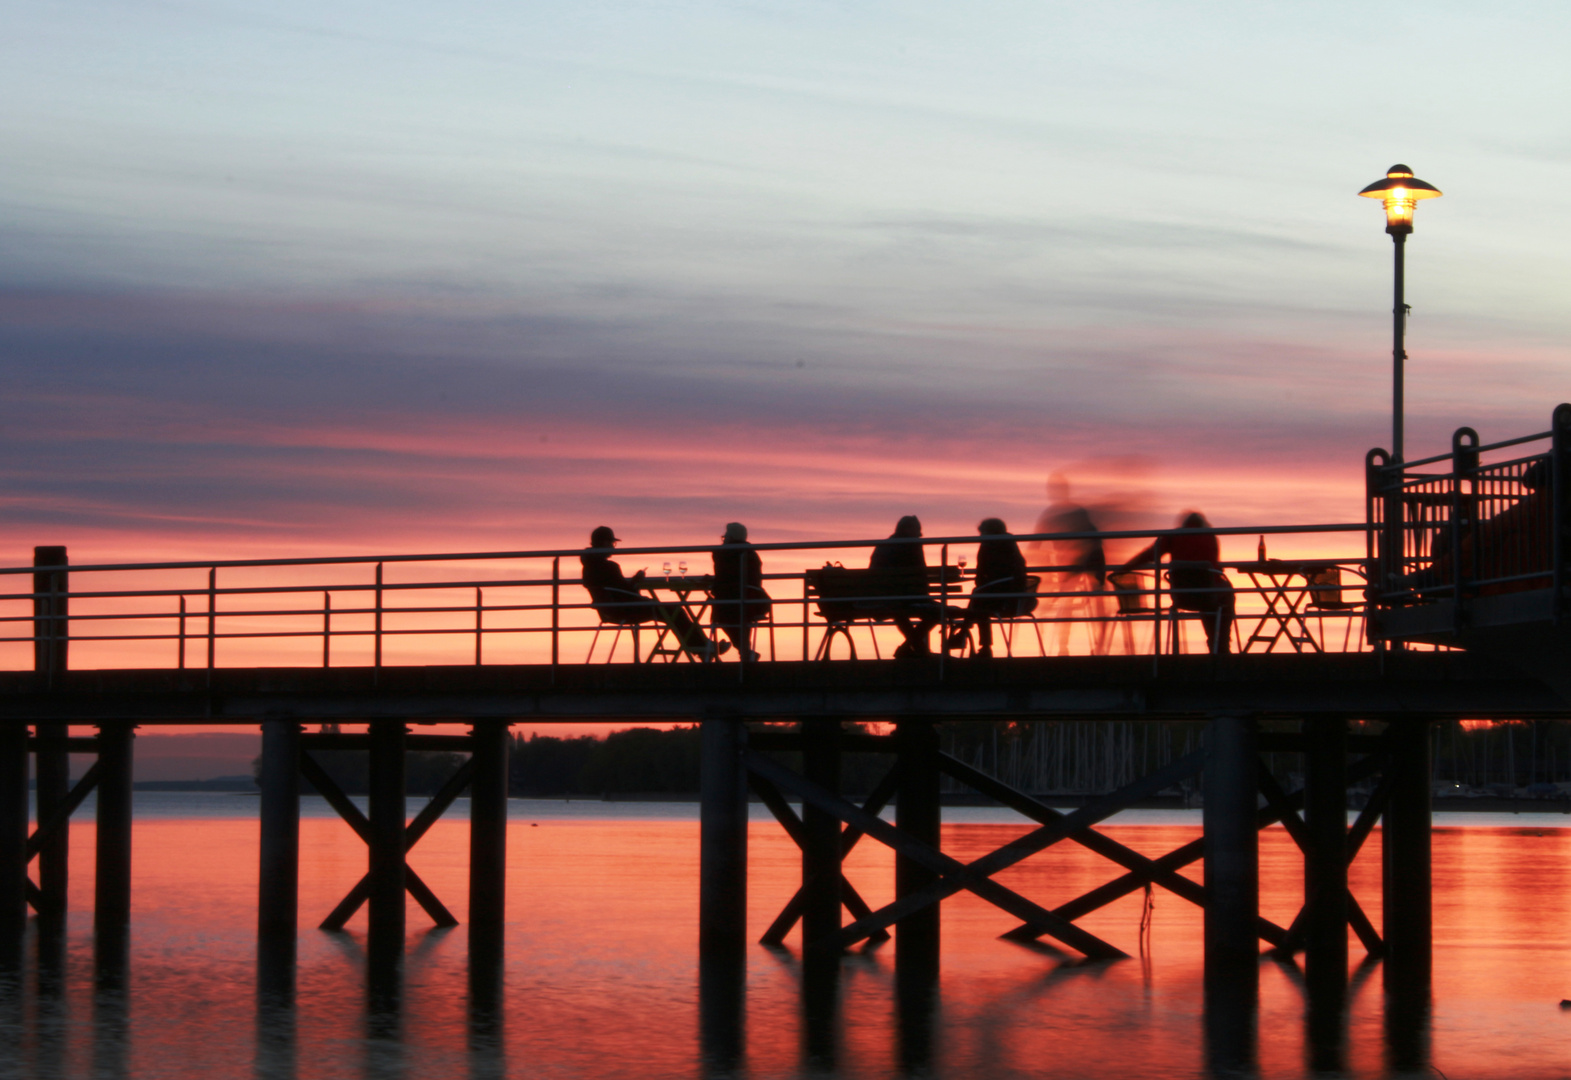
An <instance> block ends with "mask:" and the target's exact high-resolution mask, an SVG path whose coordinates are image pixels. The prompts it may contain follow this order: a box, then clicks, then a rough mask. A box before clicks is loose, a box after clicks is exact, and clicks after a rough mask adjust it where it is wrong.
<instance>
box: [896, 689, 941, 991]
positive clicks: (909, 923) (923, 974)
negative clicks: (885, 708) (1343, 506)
mask: <svg viewBox="0 0 1571 1080" xmlns="http://www.w3.org/2000/svg"><path fill="white" fill-rule="evenodd" d="M895 752H896V754H897V755H898V764H897V768H898V769H899V774H898V779H897V784H898V790H897V793H896V795H895V827H896V828H898V829H899V830H900V831H901V832H904V833H907V834H908V835H910V836H911V838H912V839H914V840H920V841H921V842H922V843H924V844H927V845H928V846H930V847H932V848H934V849H937V848H938V847H939V829H940V825H941V822H942V810H941V808H940V805H939V780H940V774H939V770H938V731H937V729H936V728H935V727H934V726H933V723H932V722H931V721H927V720H901V721H899V722H898V723H896V725H895ZM936 880H938V874H937V873H936V872H934V871H933V870H932V869H930V868H928V867H926V866H924V865H922V864H921V863H919V862H916V861H915V860H912V859H909V858H907V857H905V856H904V855H900V854H898V853H897V854H896V855H895V897H896V898H897V899H898V898H900V897H903V896H908V895H910V894H911V893H915V892H920V891H922V890H923V889H925V888H927V887H928V886H929V885H931V884H932V883H933V882H934V881H936ZM939 937H940V921H939V905H938V904H930V905H928V906H927V907H925V908H923V909H922V910H920V911H916V912H912V913H911V914H909V915H907V916H905V917H904V918H902V919H900V920H898V921H897V922H896V923H895V970H896V976H897V978H898V979H899V980H900V981H901V982H902V984H909V985H906V986H905V990H907V991H909V992H910V993H911V994H912V995H914V996H915V998H918V999H919V998H920V997H921V996H922V986H921V984H923V983H925V982H929V981H932V980H935V979H936V978H937V976H938V949H939Z"/></svg>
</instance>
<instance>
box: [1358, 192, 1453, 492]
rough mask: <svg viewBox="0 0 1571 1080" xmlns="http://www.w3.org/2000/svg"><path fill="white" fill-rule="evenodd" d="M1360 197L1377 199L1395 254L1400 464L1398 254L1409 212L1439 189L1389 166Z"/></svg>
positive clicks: (1398, 450)
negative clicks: (1383, 204) (1383, 213)
mask: <svg viewBox="0 0 1571 1080" xmlns="http://www.w3.org/2000/svg"><path fill="white" fill-rule="evenodd" d="M1359 194H1360V195H1363V196H1365V197H1366V198H1370V199H1380V200H1381V201H1382V202H1384V203H1385V208H1386V232H1388V233H1390V234H1391V242H1392V246H1393V247H1394V248H1395V250H1396V304H1395V305H1394V306H1393V307H1392V309H1391V460H1392V461H1393V462H1397V461H1401V460H1402V361H1404V360H1406V359H1407V350H1405V349H1403V348H1402V334H1403V331H1404V330H1405V329H1406V327H1407V310H1408V309H1407V304H1406V303H1405V302H1404V301H1403V299H1402V253H1403V251H1404V250H1405V249H1406V247H1407V234H1408V233H1410V232H1412V231H1413V208H1414V207H1415V206H1417V205H1418V200H1419V199H1436V198H1439V197H1440V194H1441V192H1440V189H1439V188H1437V187H1435V186H1434V185H1433V184H1426V183H1424V182H1423V181H1422V180H1420V179H1418V178H1417V177H1415V176H1414V175H1413V170H1412V169H1409V168H1408V167H1407V166H1406V165H1393V166H1391V168H1390V169H1389V170H1387V171H1386V178H1385V179H1384V180H1376V181H1375V182H1374V183H1373V184H1370V185H1369V186H1368V187H1366V188H1365V189H1364V190H1363V191H1360V192H1359Z"/></svg>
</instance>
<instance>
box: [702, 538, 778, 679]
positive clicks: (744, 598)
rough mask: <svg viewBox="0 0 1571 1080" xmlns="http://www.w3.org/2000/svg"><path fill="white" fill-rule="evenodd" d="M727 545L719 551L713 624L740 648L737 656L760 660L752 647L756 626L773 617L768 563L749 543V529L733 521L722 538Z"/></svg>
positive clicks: (712, 595) (713, 596)
mask: <svg viewBox="0 0 1571 1080" xmlns="http://www.w3.org/2000/svg"><path fill="white" fill-rule="evenodd" d="M720 540H721V542H722V543H724V544H726V545H727V546H726V547H724V548H720V549H717V550H716V551H715V553H714V559H715V584H714V588H713V589H712V590H711V591H710V594H709V595H710V596H711V597H712V598H713V602H714V606H713V608H712V609H711V610H712V612H713V615H712V617H711V620H710V621H711V623H712V624H713V625H714V626H717V627H719V628H720V629H721V630H724V631H725V633H726V636H727V637H729V638H730V639H731V641H732V642H733V643H734V644H735V645H736V648H737V653H738V655H740V656H744V657H746V658H747V659H748V660H757V659H758V652H757V651H756V650H755V649H754V648H753V647H752V645H751V643H750V641H749V639H750V638H751V637H752V631H753V626H754V625H755V624H756V623H758V622H761V621H762V620H764V619H767V618H769V608H770V599H769V594H768V593H767V592H765V591H764V563H763V560H762V559H760V558H759V557H758V552H757V551H755V550H754V549H753V545H751V544H749V543H748V542H747V526H746V525H743V524H742V523H741V522H740V521H733V522H731V523H730V524H729V525H727V526H726V527H725V533H724V535H722V536H721V537H720Z"/></svg>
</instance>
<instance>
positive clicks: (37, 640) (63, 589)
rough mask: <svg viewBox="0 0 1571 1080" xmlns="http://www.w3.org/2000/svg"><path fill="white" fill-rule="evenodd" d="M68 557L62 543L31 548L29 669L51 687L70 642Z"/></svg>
mask: <svg viewBox="0 0 1571 1080" xmlns="http://www.w3.org/2000/svg"><path fill="white" fill-rule="evenodd" d="M69 563H70V560H69V558H68V557H67V555H66V549H65V548H63V547H53V546H51V547H35V548H34V549H33V567H34V569H33V670H34V671H37V672H40V673H42V674H43V675H44V685H45V686H48V687H53V686H54V683H55V676H56V675H57V674H58V673H61V672H64V671H65V670H66V668H67V667H68V666H69V665H68V664H67V659H68V654H69V649H70V644H71V640H70V639H71V624H70V617H71V606H70V605H71V600H70V571H69V570H67V569H66V567H67V566H68V565H69Z"/></svg>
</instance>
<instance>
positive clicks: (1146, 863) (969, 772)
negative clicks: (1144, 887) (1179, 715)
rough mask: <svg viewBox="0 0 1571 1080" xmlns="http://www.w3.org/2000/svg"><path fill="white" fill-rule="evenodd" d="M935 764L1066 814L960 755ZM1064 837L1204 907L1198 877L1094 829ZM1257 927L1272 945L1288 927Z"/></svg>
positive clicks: (1037, 815)
mask: <svg viewBox="0 0 1571 1080" xmlns="http://www.w3.org/2000/svg"><path fill="white" fill-rule="evenodd" d="M938 767H939V768H940V769H942V770H943V771H944V772H946V773H948V774H949V775H950V776H952V777H954V778H955V779H956V780H959V781H960V782H961V783H962V784H965V785H967V786H968V787H971V788H973V789H975V790H976V791H979V792H981V793H982V794H983V795H988V796H991V797H992V798H994V799H997V800H998V801H999V802H1001V803H1003V804H1004V805H1005V806H1007V807H1009V808H1010V809H1011V810H1014V811H1016V812H1017V813H1020V814H1024V815H1025V816H1026V817H1028V818H1030V819H1031V820H1032V821H1035V822H1038V823H1039V824H1042V825H1050V824H1053V823H1055V822H1059V821H1062V820H1063V819H1064V818H1065V817H1067V816H1068V815H1066V814H1064V813H1062V812H1060V811H1058V810H1054V809H1053V808H1052V807H1050V806H1048V805H1047V804H1045V803H1042V802H1039V801H1038V800H1036V799H1034V798H1032V797H1031V796H1030V795H1027V794H1026V793H1025V792H1023V791H1017V790H1015V789H1014V788H1012V787H1010V786H1009V785H1008V784H1005V783H1004V782H1003V781H1001V780H999V779H997V778H996V777H992V776H989V775H987V774H986V773H984V772H982V771H981V770H979V769H976V768H974V767H973V766H970V765H967V764H966V763H965V762H963V761H961V760H960V759H959V758H956V757H951V756H950V755H948V754H940V755H939V766H938ZM1065 839H1066V840H1072V841H1074V842H1075V843H1077V844H1079V845H1081V846H1082V847H1085V848H1088V849H1089V850H1091V851H1094V852H1096V853H1097V854H1098V855H1100V856H1102V857H1103V858H1105V859H1110V860H1111V861H1113V862H1115V863H1117V864H1118V865H1119V866H1122V867H1123V868H1124V869H1126V870H1134V871H1139V872H1144V873H1146V874H1148V875H1149V877H1148V879H1147V880H1149V881H1151V882H1152V883H1153V884H1156V885H1160V886H1162V887H1163V888H1164V889H1167V890H1168V891H1169V892H1172V893H1174V894H1175V895H1177V896H1180V897H1182V898H1183V899H1185V900H1188V901H1189V902H1190V903H1191V904H1194V905H1195V906H1196V907H1199V908H1204V907H1205V906H1206V895H1205V886H1203V885H1201V884H1200V883H1199V882H1198V881H1193V880H1191V879H1190V878H1186V877H1184V876H1183V875H1182V874H1180V873H1178V872H1177V871H1175V870H1164V869H1163V868H1161V867H1160V866H1158V865H1157V863H1156V860H1154V859H1150V858H1147V857H1146V856H1144V855H1142V854H1140V853H1139V852H1138V851H1135V850H1134V849H1132V848H1129V847H1126V846H1125V845H1123V844H1120V843H1119V842H1118V841H1117V840H1114V839H1113V838H1112V837H1110V836H1107V835H1106V834H1104V833H1099V832H1096V831H1095V830H1094V829H1086V830H1084V831H1083V832H1076V833H1071V834H1070V835H1069V836H1066V837H1065ZM1256 929H1257V930H1258V932H1259V935H1260V937H1262V938H1263V939H1265V940H1266V941H1269V942H1271V943H1272V944H1273V945H1281V944H1282V943H1284V942H1285V941H1286V940H1287V936H1288V932H1287V930H1285V929H1284V928H1282V927H1280V926H1278V925H1277V924H1276V923H1274V922H1272V921H1271V920H1270V919H1264V918H1262V919H1258V920H1257V922H1256Z"/></svg>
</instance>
